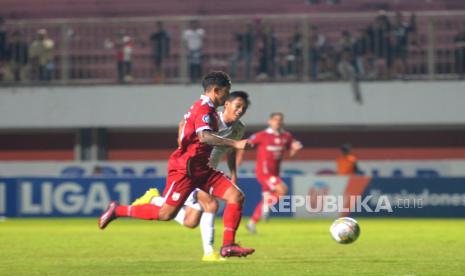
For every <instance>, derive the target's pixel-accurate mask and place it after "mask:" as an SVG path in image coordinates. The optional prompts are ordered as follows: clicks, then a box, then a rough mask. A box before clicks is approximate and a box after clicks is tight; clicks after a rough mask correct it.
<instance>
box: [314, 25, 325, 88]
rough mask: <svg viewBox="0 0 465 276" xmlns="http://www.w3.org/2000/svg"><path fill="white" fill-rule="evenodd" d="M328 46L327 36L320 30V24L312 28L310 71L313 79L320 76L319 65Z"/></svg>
mask: <svg viewBox="0 0 465 276" xmlns="http://www.w3.org/2000/svg"><path fill="white" fill-rule="evenodd" d="M326 46H327V42H326V37H325V36H324V35H322V34H320V32H319V28H318V26H315V25H313V26H311V28H310V73H311V77H312V80H316V79H317V78H318V71H319V69H318V65H319V61H320V58H321V57H322V55H323V54H324V51H325V48H326Z"/></svg>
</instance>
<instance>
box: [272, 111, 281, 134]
mask: <svg viewBox="0 0 465 276" xmlns="http://www.w3.org/2000/svg"><path fill="white" fill-rule="evenodd" d="M283 124H284V114H283V113H281V112H273V113H271V114H270V119H269V120H268V126H270V128H271V129H272V130H274V131H279V130H281V128H282V127H283Z"/></svg>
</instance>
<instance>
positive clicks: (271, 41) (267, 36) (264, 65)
mask: <svg viewBox="0 0 465 276" xmlns="http://www.w3.org/2000/svg"><path fill="white" fill-rule="evenodd" d="M259 52H260V57H259V66H258V75H257V79H258V80H266V79H268V78H269V77H271V78H274V77H275V72H276V61H277V53H278V40H277V38H276V36H275V34H274V32H273V30H272V29H271V28H270V27H265V28H264V30H263V33H262V34H261V39H260V44H259Z"/></svg>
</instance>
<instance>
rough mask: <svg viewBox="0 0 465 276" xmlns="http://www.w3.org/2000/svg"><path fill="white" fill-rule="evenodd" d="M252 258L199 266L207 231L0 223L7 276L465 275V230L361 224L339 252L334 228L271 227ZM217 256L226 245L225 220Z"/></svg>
mask: <svg viewBox="0 0 465 276" xmlns="http://www.w3.org/2000/svg"><path fill="white" fill-rule="evenodd" d="M245 221H246V220H243V222H242V225H241V228H240V231H239V232H238V241H240V242H241V243H242V244H243V245H244V246H249V247H254V248H255V249H256V252H255V254H253V255H252V256H249V257H247V258H230V259H228V260H227V261H225V262H221V263H219V262H216V263H205V262H201V261H200V258H201V256H202V249H201V242H200V232H199V229H194V230H192V229H186V228H183V227H180V226H179V225H178V224H176V223H175V222H168V223H167V222H153V221H138V220H131V219H119V220H116V221H114V222H112V224H110V225H109V227H108V228H107V229H106V230H104V231H101V230H99V229H98V227H97V218H95V219H8V220H6V221H3V222H0V275H168V274H169V275H179V274H185V275H193V274H195V275H200V274H203V275H222V274H223V275H232V274H233V275H439V274H440V275H464V274H465V235H464V232H465V220H453V219H359V224H360V227H361V235H360V238H359V240H357V241H356V242H355V243H353V244H350V245H341V244H337V243H336V242H334V241H333V240H332V239H331V237H330V235H329V232H328V228H329V226H330V224H331V221H330V220H295V219H294V220H293V219H276V218H272V219H271V220H270V221H269V222H267V223H261V224H259V225H258V228H257V229H258V231H259V233H258V235H256V236H252V235H250V234H248V233H247V232H246V231H245V229H244V224H245ZM216 226H217V233H216V247H217V248H219V245H220V241H221V237H222V221H221V219H217V224H216Z"/></svg>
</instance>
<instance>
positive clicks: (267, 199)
mask: <svg viewBox="0 0 465 276" xmlns="http://www.w3.org/2000/svg"><path fill="white" fill-rule="evenodd" d="M258 180H259V183H260V184H261V185H262V190H263V192H262V200H261V201H260V202H259V203H258V204H257V206H256V207H255V210H254V213H253V215H252V217H251V218H250V220H249V222H248V223H247V225H246V227H247V230H248V231H249V232H250V233H251V234H256V233H257V228H256V224H257V223H258V222H259V221H260V219H263V220H264V221H267V220H268V217H269V214H270V208H271V207H272V206H274V205H275V204H276V203H278V202H279V198H280V197H281V196H283V195H286V194H287V191H288V188H287V185H286V184H285V183H284V181H282V179H281V178H279V177H277V176H263V177H259V178H258Z"/></svg>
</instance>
